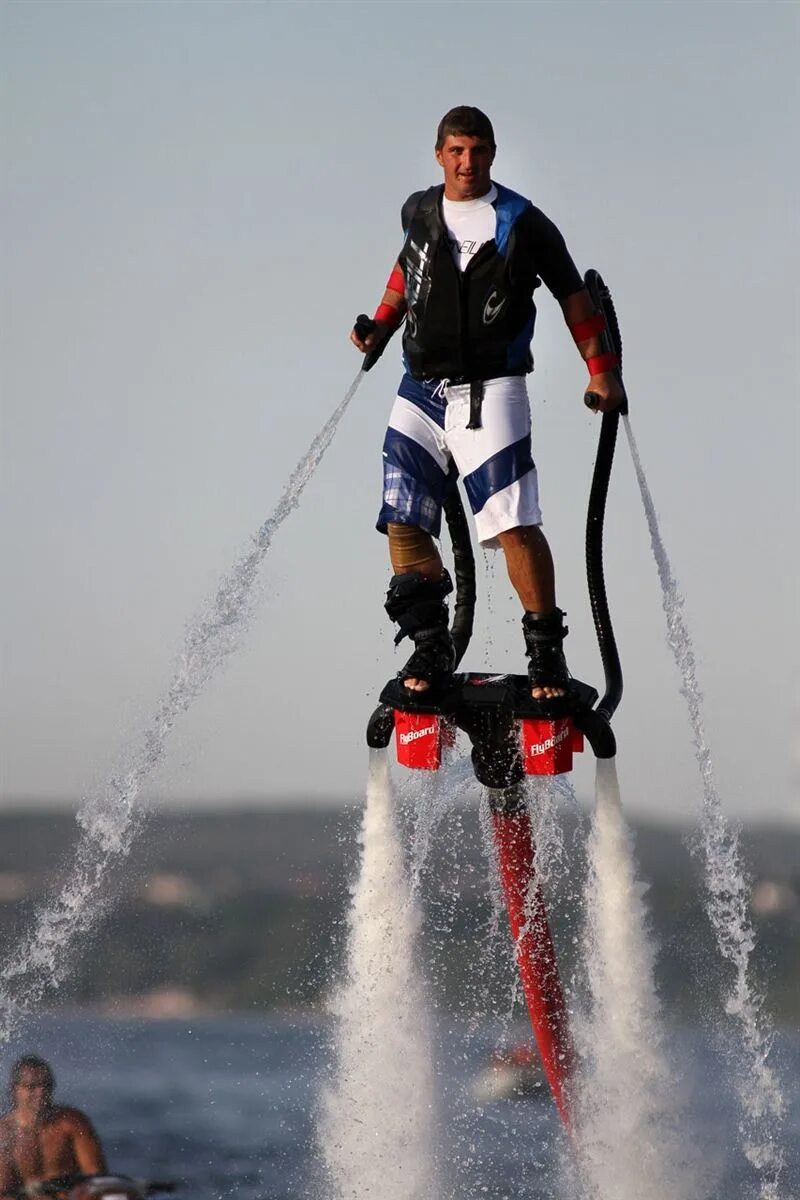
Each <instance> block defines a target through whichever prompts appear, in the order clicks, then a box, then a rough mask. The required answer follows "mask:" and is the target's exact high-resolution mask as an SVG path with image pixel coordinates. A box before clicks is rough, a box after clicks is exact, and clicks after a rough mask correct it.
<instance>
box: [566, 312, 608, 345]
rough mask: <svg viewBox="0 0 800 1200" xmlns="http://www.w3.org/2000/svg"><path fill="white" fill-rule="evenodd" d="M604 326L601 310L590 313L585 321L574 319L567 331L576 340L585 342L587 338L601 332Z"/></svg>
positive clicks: (604, 321) (604, 320)
mask: <svg viewBox="0 0 800 1200" xmlns="http://www.w3.org/2000/svg"><path fill="white" fill-rule="evenodd" d="M605 327H606V319H605V317H604V316H603V314H602V313H601V312H596V313H592V315H591V317H587V318H586V320H585V321H576V322H575V324H574V325H570V327H569V331H570V333H571V334H572V336H573V338H574V339H575V341H576V342H585V341H586V340H587V338H590V337H595V336H596V335H597V334H598V333H602V332H603V330H604V329H605Z"/></svg>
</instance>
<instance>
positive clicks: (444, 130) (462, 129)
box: [436, 104, 495, 150]
mask: <svg viewBox="0 0 800 1200" xmlns="http://www.w3.org/2000/svg"><path fill="white" fill-rule="evenodd" d="M451 134H452V136H453V137H457V136H458V135H459V134H461V135H462V137H479V138H485V139H486V141H487V142H489V144H490V145H491V147H492V149H494V148H495V141H494V130H493V129H492V122H491V121H490V120H489V118H488V117H487V115H486V113H485V112H481V110H480V109H479V108H473V107H472V105H471V104H459V105H458V106H457V107H456V108H451V109H450V111H449V112H447V113H445V114H444V116H443V117H442V119H441V121H440V122H439V128H438V129H437V130H436V149H437V150H441V148H442V146H443V145H444V143H445V139H446V138H447V137H448V136H449V135H451Z"/></svg>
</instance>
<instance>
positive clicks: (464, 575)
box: [444, 487, 476, 666]
mask: <svg viewBox="0 0 800 1200" xmlns="http://www.w3.org/2000/svg"><path fill="white" fill-rule="evenodd" d="M444 515H445V520H446V521H447V530H448V533H449V534H450V542H451V545H452V547H453V574H454V576H455V581H456V598H455V603H454V604H453V620H452V622H451V624H450V633H451V635H452V638H453V644H454V645H455V648H456V666H458V664H459V663H460V662H461V660H462V658H463V657H464V655H465V653H466V650H467V646H468V645H469V640H470V638H471V637H472V628H473V624H474V621H475V597H476V590H475V555H474V553H473V550H472V538H471V536H470V532H469V523H468V521H467V514H466V513H465V512H464V505H463V502H462V500H461V493H460V492H459V490H458V487H454V488H453V490H452V492H451V493H450V495H449V496H448V497H447V499H446V500H445V502H444Z"/></svg>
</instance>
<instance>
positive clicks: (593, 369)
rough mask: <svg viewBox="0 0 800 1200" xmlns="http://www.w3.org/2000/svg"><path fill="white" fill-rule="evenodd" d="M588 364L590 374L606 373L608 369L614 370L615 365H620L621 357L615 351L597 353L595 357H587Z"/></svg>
mask: <svg viewBox="0 0 800 1200" xmlns="http://www.w3.org/2000/svg"><path fill="white" fill-rule="evenodd" d="M586 366H587V367H588V368H589V374H590V375H604V374H605V372H606V371H613V370H614V367H618V366H619V358H618V357H617V355H616V354H613V353H611V354H596V355H595V357H594V358H587V360H586Z"/></svg>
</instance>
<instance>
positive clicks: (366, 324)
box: [353, 313, 394, 371]
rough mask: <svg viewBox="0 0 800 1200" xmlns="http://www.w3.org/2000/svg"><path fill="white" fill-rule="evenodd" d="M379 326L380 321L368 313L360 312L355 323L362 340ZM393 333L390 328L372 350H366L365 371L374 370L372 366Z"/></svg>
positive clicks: (354, 326)
mask: <svg viewBox="0 0 800 1200" xmlns="http://www.w3.org/2000/svg"><path fill="white" fill-rule="evenodd" d="M377 328H378V322H377V321H373V319H372V317H368V316H367V314H366V313H359V314H358V316H357V317H356V319H355V324H354V325H353V329H354V330H355V332H356V334H357V335H358V337H360V338H361V341H362V342H363V341H364V340H365V338H368V337H369V335H370V334H371V333H374V332H375V330H376V329H377ZM393 333H394V330H393V329H392V330H390V331H389V332H388V333H387V334H386V335H385V336H384V337H382V338H381V340H380V341H379V342H378V344H377V345H376V346H373V347H372V349H371V350H368V351H367V352H366V354H365V355H364V366H363V368H362V369H363V370H364V371H371V370H372V368H373V367H374V366H375V363H376V362H377V361H378V359H379V358H380V356H381V355H382V354H383V352H384V350H385V349H386V347H387V346H388V345H389V340H390V338H391V336H392V334H393Z"/></svg>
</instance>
